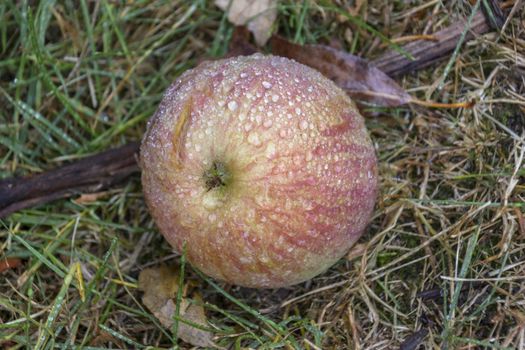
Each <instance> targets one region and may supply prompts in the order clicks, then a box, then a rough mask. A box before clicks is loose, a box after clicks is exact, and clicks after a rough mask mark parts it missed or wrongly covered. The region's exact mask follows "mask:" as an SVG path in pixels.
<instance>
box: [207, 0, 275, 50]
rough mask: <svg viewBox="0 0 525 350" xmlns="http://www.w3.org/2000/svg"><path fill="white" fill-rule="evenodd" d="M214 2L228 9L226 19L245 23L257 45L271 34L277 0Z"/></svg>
mask: <svg viewBox="0 0 525 350" xmlns="http://www.w3.org/2000/svg"><path fill="white" fill-rule="evenodd" d="M215 4H216V5H217V6H218V7H220V8H221V9H222V10H224V11H228V20H229V21H230V22H231V23H233V24H235V25H237V26H243V25H246V26H247V27H248V30H249V31H250V32H252V33H253V36H254V37H255V41H256V42H257V44H258V45H261V46H262V45H264V44H266V42H267V41H268V39H269V38H270V36H271V35H272V33H271V29H272V25H273V23H274V22H275V19H276V18H277V0H215Z"/></svg>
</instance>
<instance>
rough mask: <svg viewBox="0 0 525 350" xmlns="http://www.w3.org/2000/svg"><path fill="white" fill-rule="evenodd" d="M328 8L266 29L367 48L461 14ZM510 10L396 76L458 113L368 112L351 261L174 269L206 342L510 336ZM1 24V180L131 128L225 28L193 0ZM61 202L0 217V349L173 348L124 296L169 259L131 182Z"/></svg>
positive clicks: (522, 150) (520, 107)
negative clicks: (368, 150)
mask: <svg viewBox="0 0 525 350" xmlns="http://www.w3.org/2000/svg"><path fill="white" fill-rule="evenodd" d="M341 3H342V2H332V1H317V2H314V1H305V2H304V5H305V6H301V4H296V3H294V2H282V3H281V4H280V5H279V16H278V19H277V22H276V28H277V29H278V31H279V32H280V33H281V34H283V35H285V36H287V37H288V38H290V39H293V40H295V41H297V42H301V43H312V42H320V43H331V44H334V45H339V46H341V47H344V48H345V49H347V50H349V51H351V52H354V53H355V54H358V55H361V56H366V57H374V56H376V55H378V54H379V53H381V52H382V50H384V45H383V44H382V39H381V37H380V36H379V34H378V33H381V34H382V35H384V36H385V37H387V38H397V37H401V36H407V35H415V34H424V33H432V32H434V31H437V30H439V29H441V28H443V27H444V26H446V25H447V24H448V23H451V22H452V21H454V19H455V18H456V16H457V15H458V14H462V15H463V16H466V17H467V16H469V15H470V14H471V13H472V8H473V7H472V6H471V5H470V4H469V2H466V1H459V2H441V1H435V2H433V3H431V4H430V5H425V4H427V3H426V2H423V1H415V2H404V1H403V2H402V1H394V2H383V1H375V0H369V1H364V2H363V6H362V7H361V9H360V10H359V12H358V17H356V18H358V21H355V20H352V21H351V20H349V19H348V18H347V17H345V16H343V15H341V14H342V13H347V12H348V9H347V8H345V7H344V6H343V5H341ZM509 4H510V5H512V3H509ZM418 6H419V7H420V10H418V11H416V12H413V13H412V14H411V15H410V16H406V14H408V13H411V11H413V9H415V8H416V7H418ZM480 6H483V4H481V5H480ZM327 8H328V9H332V10H326V9H327ZM333 9H336V10H333ZM524 15H525V13H524V12H523V9H520V10H518V11H517V13H516V14H515V15H514V17H513V19H511V20H510V21H509V23H508V24H507V26H506V27H505V31H504V32H502V33H499V34H498V33H491V34H487V35H484V36H481V37H478V38H477V39H475V40H474V41H470V42H468V43H467V44H466V45H465V46H463V47H462V48H461V49H459V50H457V52H455V56H454V57H453V58H454V59H450V60H449V62H447V61H444V62H442V63H438V64H434V65H433V66H432V67H430V68H428V69H426V70H423V71H420V72H415V73H413V74H410V75H408V76H406V77H404V78H401V79H399V82H400V84H402V86H403V87H404V88H405V89H407V90H409V91H411V93H412V94H413V95H414V96H415V97H418V98H420V99H425V96H427V95H429V94H432V98H433V99H434V100H440V101H463V100H469V99H471V98H475V99H476V101H477V104H476V105H475V106H474V107H473V108H472V109H468V110H467V109H457V110H449V109H440V110H429V109H425V108H420V107H417V108H416V107H414V108H411V107H402V108H395V109H384V108H383V109H377V110H373V111H369V112H368V113H367V118H366V122H367V125H368V128H369V130H370V133H371V135H372V137H373V139H374V142H375V144H376V148H377V152H378V156H379V159H380V175H381V193H380V197H379V199H378V204H377V208H376V212H375V215H374V218H373V221H372V223H371V225H370V226H369V229H368V231H367V233H366V234H365V236H364V237H363V238H362V239H361V240H360V241H359V244H358V246H357V247H356V248H355V249H354V250H353V251H352V252H351V253H350V255H349V256H352V258H349V259H343V260H341V261H340V262H339V263H338V264H336V266H334V267H333V268H331V269H330V270H329V271H327V272H326V273H324V274H322V275H321V276H318V277H316V278H314V279H313V280H311V281H308V282H306V283H303V284H300V285H298V286H294V287H290V288H285V289H279V290H272V291H264V290H263V291H258V290H250V289H245V288H239V287H235V286H231V285H226V284H223V283H218V282H216V281H213V280H211V279H209V278H207V277H206V276H203V275H201V274H199V273H198V272H197V271H195V270H193V269H191V267H190V266H188V265H186V268H185V272H184V274H183V277H184V281H183V282H184V284H185V286H187V288H192V289H194V290H198V291H199V294H201V295H202V298H203V300H204V307H205V308H206V312H207V315H208V319H209V322H210V325H209V328H211V329H213V331H214V341H215V343H216V344H218V345H219V346H220V347H223V348H228V349H246V348H266V349H269V348H285V349H296V348H297V349H395V348H399V346H400V345H401V344H402V343H403V342H404V341H406V340H407V339H409V338H410V337H411V336H412V335H413V334H414V333H415V332H417V331H418V330H420V329H427V330H428V332H429V334H428V335H427V336H426V337H425V338H424V339H423V341H422V342H421V345H420V348H421V349H436V348H448V349H474V348H476V349H525V299H524V295H525V281H524V279H523V276H524V274H525V220H524V216H525V214H524V210H525V209H524V204H523V203H524V198H525V182H524V172H523V169H524V168H525V166H524V154H525V133H524V132H525V107H524V106H525V99H524V97H523V96H525V84H524V79H525V54H524V53H525V31H524V27H525V25H524V22H523V16H524ZM0 18H1V19H2V20H1V21H0V106H2V108H0V177H1V178H5V177H9V176H12V175H18V176H22V175H27V174H33V173H38V172H42V171H44V170H46V169H49V168H52V167H55V166H57V165H59V164H62V163H63V162H66V161H68V160H73V159H78V158H81V157H83V156H86V155H89V154H93V153H96V152H100V151H102V150H105V149H107V148H109V147H113V146H117V145H121V144H124V143H126V142H128V141H132V140H137V139H140V137H141V136H142V134H143V132H144V130H145V125H146V122H147V119H148V118H149V116H150V115H151V114H152V113H153V112H154V111H155V109H156V106H157V104H158V102H159V100H160V98H161V96H162V92H163V91H164V89H165V88H166V87H167V86H168V85H169V84H170V82H171V81H172V80H174V79H175V77H177V76H178V75H180V74H181V73H182V72H184V71H185V70H187V69H189V68H191V67H193V66H195V65H196V64H197V63H198V62H200V61H202V60H204V59H206V58H213V57H220V56H221V55H223V54H224V53H225V52H226V51H227V45H228V40H229V37H230V35H231V33H232V30H233V28H232V26H231V24H230V23H229V22H228V21H227V19H226V17H225V16H224V14H223V13H222V11H220V10H219V9H218V8H216V7H214V6H213V4H212V3H211V2H210V1H203V0H202V1H194V2H189V1H165V0H158V1H135V2H110V1H106V0H101V1H97V2H92V1H86V0H80V1H69V0H65V1H61V2H55V1H39V2H32V1H27V0H22V1H12V0H7V1H3V2H1V3H0ZM359 23H367V24H368V25H369V26H370V28H373V31H371V30H369V29H370V28H368V27H365V26H362V25H359ZM438 85H440V86H442V89H434V87H435V86H438ZM74 199H75V198H73V199H68V200H61V201H57V202H54V203H51V204H49V205H45V206H41V207H37V208H32V209H27V210H24V211H22V212H19V213H15V214H13V215H11V216H10V217H8V218H6V219H2V220H1V221H0V255H1V256H0V262H1V261H4V259H5V258H19V259H21V261H22V263H21V264H20V265H19V266H15V267H13V268H8V269H6V270H5V271H3V272H0V347H3V348H6V349H21V348H31V349H32V348H36V349H51V348H59V349H69V348H86V349H107V348H150V349H152V348H171V347H179V348H190V346H189V345H188V344H186V343H183V342H180V341H177V340H176V339H175V338H174V337H173V336H172V334H171V331H170V330H169V329H165V328H163V327H162V325H160V323H159V322H158V321H157V320H156V318H155V317H154V316H153V315H152V314H151V313H150V312H149V311H148V310H147V309H145V307H144V306H143V305H142V302H141V300H140V299H141V294H140V292H139V291H138V289H137V278H138V274H139V272H140V271H141V270H143V269H144V268H147V267H150V266H156V265H159V264H162V263H180V259H181V257H180V256H177V255H175V254H173V252H172V251H171V250H170V248H169V247H168V245H167V244H166V242H165V241H164V240H163V238H162V237H161V236H160V234H158V232H157V230H156V228H155V226H154V224H153V223H152V220H151V218H150V216H149V214H148V212H147V210H146V208H145V204H144V200H143V197H142V194H141V188H140V181H139V178H138V177H134V178H132V179H130V180H129V181H128V182H127V183H125V184H122V185H121V186H120V187H118V188H115V189H111V190H108V191H106V192H104V193H101V194H100V195H99V196H98V197H97V198H96V199H94V200H93V201H91V202H77V201H75V200H74ZM421 292H426V293H427V294H426V295H435V297H432V298H424V297H422V296H421V295H422V294H420V293H421Z"/></svg>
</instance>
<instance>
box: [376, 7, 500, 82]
mask: <svg viewBox="0 0 525 350" xmlns="http://www.w3.org/2000/svg"><path fill="white" fill-rule="evenodd" d="M489 3H490V4H489V7H490V9H486V8H485V7H484V11H477V12H476V13H475V14H474V16H473V17H472V20H471V22H470V30H469V31H467V33H466V35H465V41H468V40H472V39H473V38H475V37H476V36H477V35H481V34H485V33H487V32H489V31H491V30H492V29H494V28H496V29H500V28H501V25H502V24H503V23H504V20H502V19H501V18H502V17H503V18H504V15H503V13H502V12H501V9H500V8H499V6H498V4H497V1H490V2H489ZM489 10H490V11H489ZM491 18H495V20H494V21H493V20H491ZM466 25H467V20H466V19H465V20H462V21H458V22H456V23H454V24H452V25H450V26H449V27H447V28H445V29H443V30H440V31H439V32H437V33H434V34H433V37H434V38H435V40H433V41H428V40H416V41H412V42H410V43H408V44H406V45H404V46H403V50H404V51H406V52H408V53H409V54H411V55H412V56H413V57H414V58H415V59H414V60H410V59H408V58H407V57H406V56H405V55H402V54H400V53H399V52H398V51H395V50H389V51H387V52H385V53H383V54H382V55H381V56H379V57H378V58H376V59H374V60H372V61H371V63H372V64H373V65H375V66H376V67H377V68H379V69H381V70H382V71H383V72H385V73H386V74H388V75H390V76H399V75H403V74H407V73H410V72H413V71H416V70H419V69H422V68H425V67H427V66H429V65H431V64H432V63H435V62H436V61H440V60H442V59H444V58H445V57H447V55H448V54H450V53H451V52H453V51H454V49H455V48H456V46H457V44H458V42H459V41H460V39H461V37H462V33H463V31H464V29H465V26H466ZM496 26H497V27H496Z"/></svg>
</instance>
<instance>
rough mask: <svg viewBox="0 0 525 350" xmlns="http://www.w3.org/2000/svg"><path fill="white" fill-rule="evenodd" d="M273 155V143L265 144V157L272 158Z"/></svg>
mask: <svg viewBox="0 0 525 350" xmlns="http://www.w3.org/2000/svg"><path fill="white" fill-rule="evenodd" d="M274 155H275V144H274V143H273V142H270V143H268V146H266V157H267V158H272V157H273V156H274Z"/></svg>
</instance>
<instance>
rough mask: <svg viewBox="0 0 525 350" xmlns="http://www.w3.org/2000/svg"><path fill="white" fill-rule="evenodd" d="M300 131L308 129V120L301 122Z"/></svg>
mask: <svg viewBox="0 0 525 350" xmlns="http://www.w3.org/2000/svg"><path fill="white" fill-rule="evenodd" d="M299 129H301V130H306V129H308V122H307V121H306V120H301V122H300V123H299Z"/></svg>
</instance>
